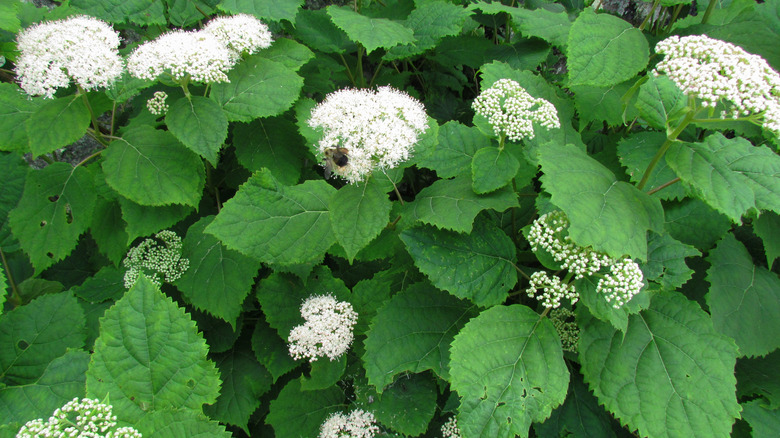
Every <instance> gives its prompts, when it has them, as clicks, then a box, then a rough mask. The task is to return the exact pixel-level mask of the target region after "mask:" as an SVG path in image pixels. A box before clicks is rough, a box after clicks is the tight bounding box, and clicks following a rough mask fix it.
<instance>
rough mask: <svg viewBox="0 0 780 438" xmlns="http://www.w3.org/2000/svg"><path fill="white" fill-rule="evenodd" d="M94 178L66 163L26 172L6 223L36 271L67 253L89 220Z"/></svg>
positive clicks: (80, 168) (92, 202)
mask: <svg viewBox="0 0 780 438" xmlns="http://www.w3.org/2000/svg"><path fill="white" fill-rule="evenodd" d="M93 178H94V177H93V175H92V173H91V172H89V171H88V170H87V169H85V168H84V167H81V166H79V167H76V168H74V167H72V166H71V165H69V164H66V163H53V164H50V165H49V166H46V167H45V168H43V169H41V170H38V171H34V172H30V173H29V175H28V177H27V181H26V182H25V185H24V193H23V194H22V199H20V200H19V205H18V206H17V207H16V208H15V209H14V210H12V211H11V213H10V214H9V215H8V224H9V225H10V227H11V231H13V233H14V236H15V237H16V238H17V239H19V243H20V244H21V246H22V249H24V251H25V252H26V253H27V254H28V255H29V256H30V261H31V262H32V264H33V266H34V267H35V270H36V271H37V272H41V271H43V270H44V269H46V268H48V267H49V266H51V265H53V264H54V263H55V262H57V261H59V260H62V259H63V258H65V256H67V255H68V254H70V252H71V251H73V248H75V247H76V243H77V242H78V239H79V235H81V233H83V232H84V231H86V230H87V228H89V226H90V224H91V223H92V212H93V210H94V208H95V201H96V199H97V195H95V190H94V185H93Z"/></svg>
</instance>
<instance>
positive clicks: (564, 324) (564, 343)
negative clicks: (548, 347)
mask: <svg viewBox="0 0 780 438" xmlns="http://www.w3.org/2000/svg"><path fill="white" fill-rule="evenodd" d="M570 318H574V312H572V311H571V310H569V309H567V308H565V307H561V308H558V309H555V310H553V311H551V312H550V322H552V323H553V327H555V331H556V332H558V337H560V338H561V349H563V351H569V352H571V353H576V352H577V348H578V346H579V343H580V328H579V327H578V326H577V322H576V321H568V320H569V319H570Z"/></svg>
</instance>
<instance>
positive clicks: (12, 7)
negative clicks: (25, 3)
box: [0, 2, 22, 33]
mask: <svg viewBox="0 0 780 438" xmlns="http://www.w3.org/2000/svg"><path fill="white" fill-rule="evenodd" d="M18 13H19V3H17V2H8V3H4V4H2V5H0V29H3V30H7V31H8V32H14V33H15V32H17V31H18V30H19V29H20V27H21V26H22V23H21V22H20V21H19V17H17V15H18Z"/></svg>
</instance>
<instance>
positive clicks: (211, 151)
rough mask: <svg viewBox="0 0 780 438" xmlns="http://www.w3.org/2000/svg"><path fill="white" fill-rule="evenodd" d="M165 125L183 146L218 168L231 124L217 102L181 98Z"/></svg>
mask: <svg viewBox="0 0 780 438" xmlns="http://www.w3.org/2000/svg"><path fill="white" fill-rule="evenodd" d="M165 124H166V125H167V126H168V130H169V131H170V133H171V134H173V136H174V137H176V138H177V139H178V140H179V141H181V142H182V144H184V146H187V147H188V148H190V149H191V150H192V151H193V152H195V153H196V154H198V155H200V156H201V157H203V158H205V159H207V160H208V161H209V163H211V165H212V166H214V167H217V161H218V160H219V150H220V148H222V144H223V143H224V142H225V139H226V138H227V128H228V121H227V117H226V116H225V113H224V112H223V111H222V108H220V106H219V105H218V104H217V103H216V102H214V101H213V100H211V99H208V98H205V97H201V96H190V98H189V99H185V98H180V99H178V100H176V101H175V102H174V103H173V104H172V105H171V107H170V109H169V110H168V113H167V114H166V115H165Z"/></svg>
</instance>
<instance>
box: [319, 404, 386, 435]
mask: <svg viewBox="0 0 780 438" xmlns="http://www.w3.org/2000/svg"><path fill="white" fill-rule="evenodd" d="M378 432H379V427H378V426H377V425H376V419H375V418H374V414H372V413H371V412H366V411H364V410H362V409H355V410H354V411H352V412H350V413H349V415H344V414H342V413H340V412H336V413H334V414H331V415H330V416H329V417H328V418H327V419H326V420H325V421H324V422H323V423H322V425H321V426H320V435H319V438H345V437H349V438H372V437H373V436H374V435H376V434H377V433H378Z"/></svg>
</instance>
